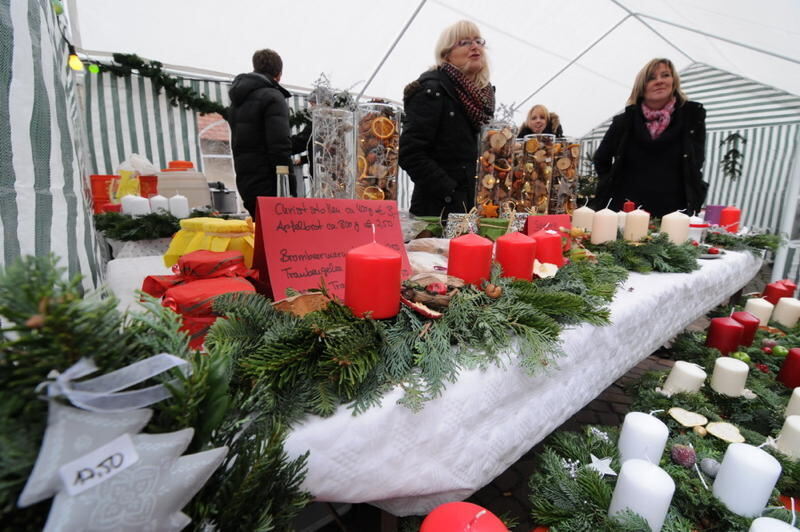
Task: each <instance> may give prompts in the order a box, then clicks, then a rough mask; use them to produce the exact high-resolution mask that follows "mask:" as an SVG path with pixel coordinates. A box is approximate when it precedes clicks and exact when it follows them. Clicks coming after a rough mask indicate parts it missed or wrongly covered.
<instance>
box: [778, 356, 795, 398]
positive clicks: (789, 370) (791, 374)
mask: <svg viewBox="0 0 800 532" xmlns="http://www.w3.org/2000/svg"><path fill="white" fill-rule="evenodd" d="M778 380H779V381H781V382H782V383H783V384H785V385H786V386H787V387H788V388H796V387H798V386H800V347H793V348H791V349H789V354H788V355H786V360H784V361H783V365H782V366H781V370H780V371H779V372H778Z"/></svg>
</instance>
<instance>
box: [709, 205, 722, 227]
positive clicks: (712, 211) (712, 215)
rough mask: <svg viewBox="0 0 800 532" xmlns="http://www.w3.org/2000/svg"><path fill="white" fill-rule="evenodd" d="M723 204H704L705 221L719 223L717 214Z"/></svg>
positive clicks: (719, 212)
mask: <svg viewBox="0 0 800 532" xmlns="http://www.w3.org/2000/svg"><path fill="white" fill-rule="evenodd" d="M724 208H725V205H706V221H707V222H708V223H710V224H711V225H719V215H720V214H722V209H724Z"/></svg>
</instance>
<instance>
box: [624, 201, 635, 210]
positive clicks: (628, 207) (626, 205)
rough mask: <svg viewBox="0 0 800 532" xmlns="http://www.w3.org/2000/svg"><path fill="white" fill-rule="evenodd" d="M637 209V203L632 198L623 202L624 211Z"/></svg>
mask: <svg viewBox="0 0 800 532" xmlns="http://www.w3.org/2000/svg"><path fill="white" fill-rule="evenodd" d="M635 210H636V204H635V203H634V202H632V201H631V200H628V201H626V202H625V203H623V204H622V212H631V211H635Z"/></svg>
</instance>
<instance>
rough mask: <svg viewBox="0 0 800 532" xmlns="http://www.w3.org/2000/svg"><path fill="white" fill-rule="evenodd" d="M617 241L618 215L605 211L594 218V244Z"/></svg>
mask: <svg viewBox="0 0 800 532" xmlns="http://www.w3.org/2000/svg"><path fill="white" fill-rule="evenodd" d="M616 239H617V213H615V212H614V211H612V210H611V209H603V210H600V211H597V212H596V213H594V216H593V217H592V244H602V243H603V242H608V241H610V240H616Z"/></svg>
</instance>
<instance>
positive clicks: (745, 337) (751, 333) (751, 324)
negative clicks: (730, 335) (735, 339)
mask: <svg viewBox="0 0 800 532" xmlns="http://www.w3.org/2000/svg"><path fill="white" fill-rule="evenodd" d="M731 318H733V319H735V320H736V321H738V322H739V323H741V324H742V327H744V331H742V339H741V340H740V341H739V345H743V346H745V347H749V346H751V345H753V339H754V338H755V337H756V331H757V330H758V324H759V323H761V321H760V320H759V319H758V318H757V317H756V316H754V315H752V314H750V313H749V312H746V311H744V310H741V311H739V312H734V313H733V314H731Z"/></svg>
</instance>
